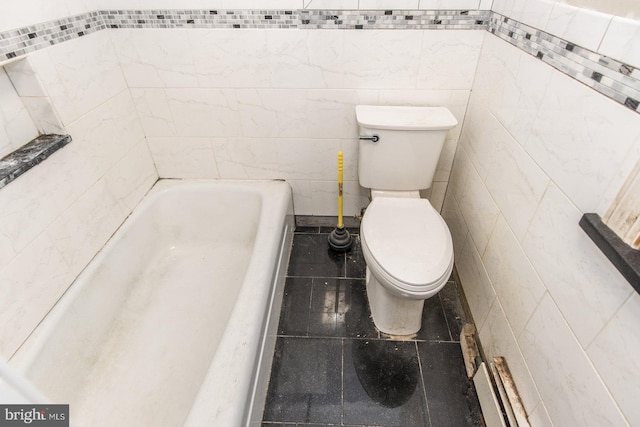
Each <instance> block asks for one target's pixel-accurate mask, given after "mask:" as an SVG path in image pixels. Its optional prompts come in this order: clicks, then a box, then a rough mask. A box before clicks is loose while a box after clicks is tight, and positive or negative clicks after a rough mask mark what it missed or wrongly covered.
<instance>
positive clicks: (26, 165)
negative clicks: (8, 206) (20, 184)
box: [0, 135, 71, 188]
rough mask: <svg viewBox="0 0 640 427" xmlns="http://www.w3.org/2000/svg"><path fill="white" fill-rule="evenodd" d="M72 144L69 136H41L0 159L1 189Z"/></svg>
mask: <svg viewBox="0 0 640 427" xmlns="http://www.w3.org/2000/svg"><path fill="white" fill-rule="evenodd" d="M70 142H71V136H69V135H40V136H38V137H36V138H35V139H33V140H31V141H30V142H28V143H27V144H26V145H23V146H22V147H20V148H18V149H17V150H16V151H14V152H12V153H10V154H8V155H7V156H5V157H3V158H2V159H0V188H2V187H4V186H5V185H7V184H9V183H10V182H11V181H13V180H15V179H16V178H17V177H19V176H20V175H22V174H23V173H25V172H26V171H28V170H29V169H31V168H32V167H34V166H35V165H37V164H39V163H41V162H43V161H44V160H45V159H46V158H47V157H49V156H50V155H52V154H53V153H55V152H56V151H58V150H59V149H60V148H62V147H64V146H65V145H67V144H68V143H70Z"/></svg>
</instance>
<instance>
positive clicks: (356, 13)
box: [0, 10, 640, 113]
mask: <svg viewBox="0 0 640 427" xmlns="http://www.w3.org/2000/svg"><path fill="white" fill-rule="evenodd" d="M115 28H211V29H219V28H273V29H318V30H322V29H356V30H358V29H363V30H368V29H375V30H381V29H393V30H402V29H416V30H426V29H429V30H452V29H455V30H488V31H489V32H491V33H492V34H494V35H496V36H497V37H500V38H501V39H503V40H505V41H507V42H509V43H511V44H512V45H514V46H516V47H518V48H519V49H522V50H523V51H525V52H527V53H529V54H531V55H533V56H536V57H538V58H539V59H540V60H542V61H544V62H545V63H547V64H549V65H550V66H552V67H554V68H556V69H557V70H559V71H562V72H563V73H565V74H567V75H569V76H571V77H573V78H574V79H576V80H578V81H580V82H582V83H583V84H585V85H587V86H589V87H590V88H592V89H594V90H596V91H597V92H599V93H601V94H602V95H605V96H607V97H608V98H610V99H613V100H614V101H616V102H618V103H620V104H622V105H625V106H626V107H628V108H629V109H631V110H633V111H635V112H637V113H640V70H639V69H636V68H634V67H632V66H630V65H628V64H624V63H622V62H619V61H616V60H613V59H611V58H608V57H606V56H604V55H600V54H598V53H596V52H593V51H590V50H588V49H585V48H582V47H580V46H578V45H575V44H573V43H571V42H570V41H567V40H563V39H561V38H559V37H556V36H553V35H551V34H549V33H546V32H544V31H540V30H538V29H535V28H533V27H529V26H527V25H525V24H523V23H521V22H518V21H514V20H513V19H511V18H508V17H505V16H502V15H500V14H498V13H495V12H492V11H489V10H370V11H367V10H340V11H333V10H102V11H96V12H91V13H86V14H82V15H76V16H71V17H68V18H64V19H59V20H54V21H49V22H45V23H41V24H36V25H32V26H28V27H24V28H20V29H17V30H12V31H6V32H3V33H0V60H2V59H9V60H10V59H13V58H18V57H20V56H24V55H26V54H28V53H30V52H33V51H36V50H39V49H43V48H45V47H47V46H51V45H55V44H58V43H62V42H64V41H67V40H71V39H74V38H79V37H82V36H85V35H87V34H91V33H93V32H96V31H101V30H103V29H115Z"/></svg>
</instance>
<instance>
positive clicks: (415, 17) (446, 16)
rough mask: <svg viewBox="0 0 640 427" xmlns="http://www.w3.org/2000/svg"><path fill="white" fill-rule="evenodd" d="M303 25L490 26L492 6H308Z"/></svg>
mask: <svg viewBox="0 0 640 427" xmlns="http://www.w3.org/2000/svg"><path fill="white" fill-rule="evenodd" d="M300 17H301V19H302V22H301V28H309V29H312V28H315V29H348V30H360V29H363V30H383V29H393V30H412V29H415V30H486V29H487V27H488V23H489V19H490V17H491V11H489V10H370V11H366V10H341V11H331V10H305V11H302V12H301V13H300Z"/></svg>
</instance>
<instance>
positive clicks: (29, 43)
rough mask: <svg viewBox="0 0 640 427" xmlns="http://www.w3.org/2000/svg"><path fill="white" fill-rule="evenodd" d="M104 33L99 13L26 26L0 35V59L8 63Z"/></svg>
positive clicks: (102, 21)
mask: <svg viewBox="0 0 640 427" xmlns="http://www.w3.org/2000/svg"><path fill="white" fill-rule="evenodd" d="M104 29H105V25H104V20H103V19H102V18H101V17H100V14H99V12H91V13H85V14H82V15H75V16H70V17H68V18H64V19H57V20H55V21H49V22H44V23H41V24H36V25H30V26H28V27H23V28H19V29H17V30H11V31H5V32H3V33H0V58H2V59H12V58H16V57H20V56H24V55H26V54H28V53H30V52H34V51H36V50H40V49H44V48H45V47H48V46H52V45H55V44H58V43H63V42H65V41H67V40H72V39H76V38H78V37H82V36H85V35H87V34H91V33H95V32H96V31H101V30H104Z"/></svg>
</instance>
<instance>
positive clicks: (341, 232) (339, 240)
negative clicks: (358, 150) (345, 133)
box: [329, 151, 351, 252]
mask: <svg viewBox="0 0 640 427" xmlns="http://www.w3.org/2000/svg"><path fill="white" fill-rule="evenodd" d="M329 247H330V248H331V249H332V250H334V251H336V252H346V251H348V250H349V249H351V235H350V234H349V232H348V231H347V230H346V229H345V228H344V223H343V222H342V151H338V226H337V227H336V228H335V229H334V230H333V231H332V232H331V233H329Z"/></svg>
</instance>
